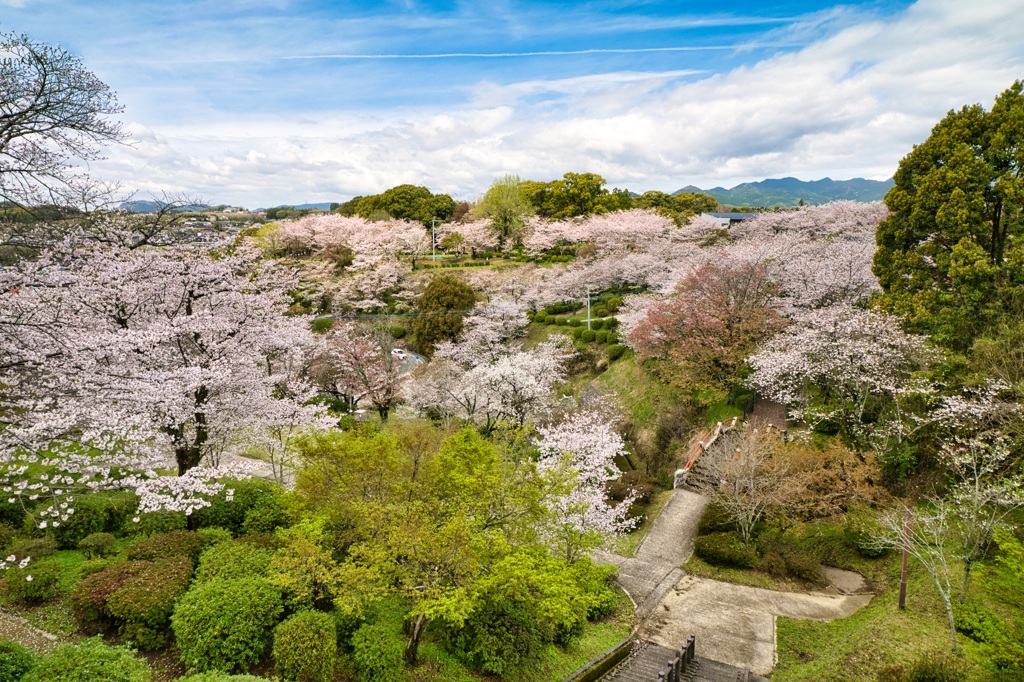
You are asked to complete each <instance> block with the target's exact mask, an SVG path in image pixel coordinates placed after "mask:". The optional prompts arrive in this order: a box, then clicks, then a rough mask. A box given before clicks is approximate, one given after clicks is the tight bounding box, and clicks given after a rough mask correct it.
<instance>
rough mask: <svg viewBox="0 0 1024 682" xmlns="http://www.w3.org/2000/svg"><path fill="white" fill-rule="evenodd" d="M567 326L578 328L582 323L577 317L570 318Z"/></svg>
mask: <svg viewBox="0 0 1024 682" xmlns="http://www.w3.org/2000/svg"><path fill="white" fill-rule="evenodd" d="M568 324H569V326H570V327H578V326H580V325H581V324H583V323H582V322H580V320H579V318H578V317H570V318H569V323H568Z"/></svg>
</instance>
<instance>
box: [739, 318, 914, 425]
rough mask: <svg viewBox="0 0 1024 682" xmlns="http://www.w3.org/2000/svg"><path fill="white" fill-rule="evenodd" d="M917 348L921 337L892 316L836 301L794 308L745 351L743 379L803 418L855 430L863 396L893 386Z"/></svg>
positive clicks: (903, 378) (888, 392) (903, 382)
mask: <svg viewBox="0 0 1024 682" xmlns="http://www.w3.org/2000/svg"><path fill="white" fill-rule="evenodd" d="M925 354H926V346H925V343H924V339H922V338H920V337H917V336H912V335H909V334H907V333H905V332H904V331H903V330H902V329H901V328H900V325H899V320H897V319H896V318H894V317H892V316H890V315H886V314H884V313H879V312H875V311H871V310H862V309H859V308H855V307H853V306H850V305H847V304H840V305H836V306H831V307H828V308H820V309H814V310H810V311H807V312H804V313H801V314H799V315H796V316H794V319H793V323H792V325H790V327H789V328H788V329H787V330H786V331H784V332H782V333H780V334H778V335H776V336H775V337H773V338H772V339H770V340H769V341H768V342H767V343H765V344H764V345H763V346H762V347H761V349H760V350H758V351H757V352H756V353H755V354H754V355H752V356H751V357H750V358H749V359H748V362H749V363H750V364H751V365H752V366H753V368H754V372H753V374H751V375H750V377H749V378H748V379H747V381H748V383H749V384H750V385H751V386H753V387H754V388H756V389H757V390H758V392H759V393H760V394H761V395H763V396H765V397H768V398H770V399H772V400H775V401H777V402H780V403H784V404H786V405H788V406H789V408H790V411H791V414H792V415H793V416H794V417H795V418H797V419H800V420H803V421H805V422H806V423H808V424H809V425H811V426H813V425H814V424H817V423H819V422H822V421H825V420H835V421H837V422H838V423H839V425H840V426H841V427H842V428H843V429H844V431H845V432H847V433H848V434H851V435H855V436H857V435H860V431H861V428H862V427H861V422H862V418H863V415H864V410H865V409H866V407H867V405H868V403H869V401H870V400H871V399H872V398H892V397H894V396H895V395H896V394H897V393H899V392H900V391H901V390H902V389H903V388H904V387H905V386H907V385H908V383H909V382H910V379H911V373H912V370H913V369H914V367H915V364H916V363H918V362H919V361H920V360H921V359H922V358H923V357H924V356H925Z"/></svg>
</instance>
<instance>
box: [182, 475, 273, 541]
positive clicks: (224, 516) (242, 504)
mask: <svg viewBox="0 0 1024 682" xmlns="http://www.w3.org/2000/svg"><path fill="white" fill-rule="evenodd" d="M229 490H230V491H231V492H230V493H229V492H228V491H229ZM280 494H281V488H280V486H278V485H277V484H276V483H272V482H270V481H266V480H263V479H262V478H251V479H248V480H245V481H226V482H225V489H224V490H223V491H221V493H220V494H219V495H217V496H216V497H214V498H213V499H212V500H210V506H209V507H203V508H202V509H197V510H196V511H194V512H192V516H191V518H190V522H189V523H190V524H191V527H192V528H204V527H207V526H218V527H220V528H225V529H227V530H229V531H231V534H232V535H234V536H236V537H237V536H239V535H242V534H243V533H244V532H245V531H244V530H243V526H244V524H245V517H246V515H247V514H248V513H249V511H250V510H251V509H253V508H254V507H256V506H257V505H259V504H262V503H267V502H270V501H272V500H276V498H278V497H279V496H280Z"/></svg>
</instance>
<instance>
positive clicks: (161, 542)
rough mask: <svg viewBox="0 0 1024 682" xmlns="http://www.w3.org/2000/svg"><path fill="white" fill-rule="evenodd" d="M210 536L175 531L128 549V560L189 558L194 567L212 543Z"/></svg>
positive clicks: (149, 538) (155, 536)
mask: <svg viewBox="0 0 1024 682" xmlns="http://www.w3.org/2000/svg"><path fill="white" fill-rule="evenodd" d="M210 540H211V538H209V536H204V535H200V534H199V533H196V532H195V531H190V530H174V531H171V532H170V533H163V534H161V535H153V536H151V537H148V538H146V539H144V540H140V541H138V542H136V543H135V544H134V545H132V546H131V547H129V548H128V558H129V559H131V560H133V561H157V560H159V559H168V558H171V557H187V558H188V559H189V561H191V562H192V565H193V566H194V565H195V564H196V563H198V562H199V555H200V554H201V553H202V552H203V550H204V549H206V546H207V543H208V542H210Z"/></svg>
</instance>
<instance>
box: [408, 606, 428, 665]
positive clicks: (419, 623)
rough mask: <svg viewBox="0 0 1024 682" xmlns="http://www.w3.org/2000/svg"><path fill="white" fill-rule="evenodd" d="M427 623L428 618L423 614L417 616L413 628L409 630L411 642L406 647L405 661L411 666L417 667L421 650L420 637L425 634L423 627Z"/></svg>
mask: <svg viewBox="0 0 1024 682" xmlns="http://www.w3.org/2000/svg"><path fill="white" fill-rule="evenodd" d="M426 622H427V617H426V616H424V615H423V614H422V613H421V614H419V615H417V616H416V617H415V618H414V619H413V621H412V627H411V628H410V629H409V641H408V642H407V643H406V645H405V661H406V663H408V664H409V665H416V658H417V656H418V654H419V648H420V635H422V634H423V626H424V625H425V624H426Z"/></svg>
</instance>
